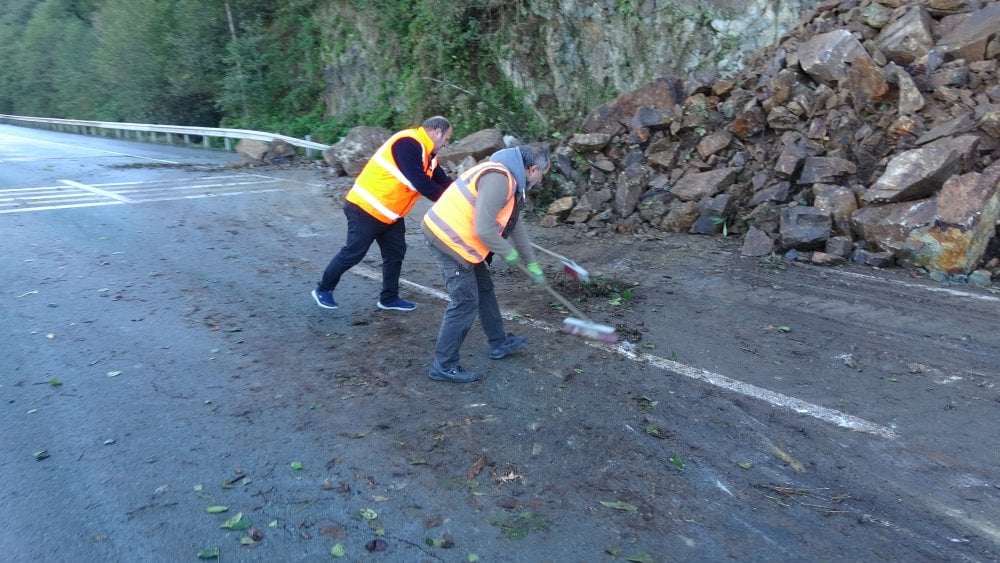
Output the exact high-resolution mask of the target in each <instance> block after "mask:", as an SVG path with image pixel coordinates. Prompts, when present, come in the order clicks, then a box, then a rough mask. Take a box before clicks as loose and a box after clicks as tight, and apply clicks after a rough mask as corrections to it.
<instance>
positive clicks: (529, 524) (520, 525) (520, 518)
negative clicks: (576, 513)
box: [491, 511, 552, 540]
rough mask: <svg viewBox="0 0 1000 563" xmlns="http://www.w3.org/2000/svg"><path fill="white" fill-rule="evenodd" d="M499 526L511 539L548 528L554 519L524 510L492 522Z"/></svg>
mask: <svg viewBox="0 0 1000 563" xmlns="http://www.w3.org/2000/svg"><path fill="white" fill-rule="evenodd" d="M491 524H493V525H494V526H499V528H500V533H501V534H503V537H505V538H507V539H511V540H519V539H523V538H524V537H525V536H527V535H528V534H529V533H531V532H534V531H537V530H548V529H549V526H550V525H551V524H552V521H551V520H549V519H548V518H546V517H545V516H542V515H541V514H538V513H535V512H530V511H529V512H524V513H522V514H518V515H516V516H510V517H509V518H503V519H500V518H498V519H496V520H493V521H492V522H491Z"/></svg>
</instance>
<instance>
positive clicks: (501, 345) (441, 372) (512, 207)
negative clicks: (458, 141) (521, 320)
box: [423, 143, 549, 383]
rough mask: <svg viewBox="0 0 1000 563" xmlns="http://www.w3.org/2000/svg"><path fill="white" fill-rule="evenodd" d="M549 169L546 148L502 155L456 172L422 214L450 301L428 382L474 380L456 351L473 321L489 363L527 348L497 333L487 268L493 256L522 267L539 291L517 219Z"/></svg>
mask: <svg viewBox="0 0 1000 563" xmlns="http://www.w3.org/2000/svg"><path fill="white" fill-rule="evenodd" d="M548 169H549V147H548V145H546V144H544V143H533V144H530V145H521V146H519V147H514V148H509V149H503V150H501V151H498V152H496V153H494V154H493V155H492V156H491V157H490V158H489V160H487V161H486V162H483V163H481V164H477V165H476V166H473V167H472V168H470V169H469V170H467V171H465V172H463V173H462V174H461V175H460V176H459V178H458V179H457V180H455V181H454V182H453V183H452V184H451V185H450V186H448V189H447V190H445V192H444V194H442V195H441V198H440V199H439V200H438V201H437V202H436V203H435V204H434V205H433V206H431V208H430V210H428V211H427V214H426V215H425V216H424V220H423V230H424V235H425V236H426V237H427V240H428V241H429V243H430V247H431V249H432V250H431V252H432V254H434V256H435V258H436V259H437V261H438V264H439V266H440V268H441V275H442V276H443V277H444V282H445V286H446V287H447V288H448V297H449V298H450V299H451V302H450V303H449V304H448V307H447V308H446V309H445V312H444V319H443V320H442V321H441V329H440V331H439V332H438V339H437V345H436V347H435V349H434V360H433V361H432V362H431V367H430V372H429V373H428V376H429V377H430V378H431V379H434V380H437V381H451V382H455V383H469V382H472V381H475V380H477V379H479V375H478V374H476V373H475V372H471V371H468V370H466V369H465V368H463V367H462V366H461V365H459V353H458V352H459V349H460V348H461V347H462V342H464V341H465V336H466V334H468V332H469V329H470V328H471V327H472V323H473V322H475V320H476V317H477V316H478V317H479V323H480V324H481V325H482V326H483V331H484V332H485V333H486V339H487V341H488V343H489V346H490V352H489V357H490V358H492V359H495V360H499V359H501V358H503V357H505V356H507V354H510V353H511V352H514V351H517V350H520V349H521V348H524V346H525V345H527V344H528V337H526V336H514V335H513V334H510V333H508V332H507V331H506V330H505V329H504V325H503V317H501V316H500V306H499V305H497V297H496V293H495V292H494V290H493V280H492V277H491V276H490V270H489V268H488V267H487V264H488V263H489V261H490V258H491V256H492V255H493V254H496V255H497V256H502V257H503V259H504V261H506V262H507V263H508V264H516V263H517V262H518V261H521V262H524V263H525V264H526V269H527V271H528V272H529V274H530V276H531V278H532V281H533V282H535V283H536V284H538V285H542V286H544V285H545V283H546V282H545V276H544V274H543V273H542V268H541V267H540V266H539V265H538V262H537V261H536V259H535V253H534V249H533V248H532V247H531V239H530V238H529V237H528V230H527V229H526V228H525V226H524V223H523V222H521V221H519V218H520V214H521V208H522V207H523V202H524V192H525V190H526V189H527V188H528V187H530V186H532V185H535V184H537V183H538V182H540V181H541V179H542V177H543V176H544V175H545V173H546V172H547V171H548ZM508 238H509V239H510V242H508V241H507V239H508ZM511 243H513V245H512V244H511Z"/></svg>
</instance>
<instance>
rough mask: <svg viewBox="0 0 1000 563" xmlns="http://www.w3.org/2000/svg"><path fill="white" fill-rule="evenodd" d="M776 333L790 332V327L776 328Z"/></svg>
mask: <svg viewBox="0 0 1000 563" xmlns="http://www.w3.org/2000/svg"><path fill="white" fill-rule="evenodd" d="M778 332H792V327H790V326H788V325H781V326H779V327H778Z"/></svg>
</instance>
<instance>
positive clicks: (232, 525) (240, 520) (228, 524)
mask: <svg viewBox="0 0 1000 563" xmlns="http://www.w3.org/2000/svg"><path fill="white" fill-rule="evenodd" d="M219 527H220V528H225V529H227V530H233V531H236V532H238V531H240V530H246V529H247V528H249V527H250V519H249V518H244V517H243V513H242V512H237V513H236V516H233V517H232V518H230V519H229V520H226V521H225V522H223V523H222V525H221V526H219Z"/></svg>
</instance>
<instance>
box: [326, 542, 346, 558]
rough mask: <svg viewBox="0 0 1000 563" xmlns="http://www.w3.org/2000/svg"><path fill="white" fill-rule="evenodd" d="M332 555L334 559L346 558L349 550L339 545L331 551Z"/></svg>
mask: <svg viewBox="0 0 1000 563" xmlns="http://www.w3.org/2000/svg"><path fill="white" fill-rule="evenodd" d="M330 555H332V556H334V557H344V556H346V555H347V549H346V548H345V547H344V544H342V543H338V544H337V545H335V546H333V548H332V549H331V550H330Z"/></svg>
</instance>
